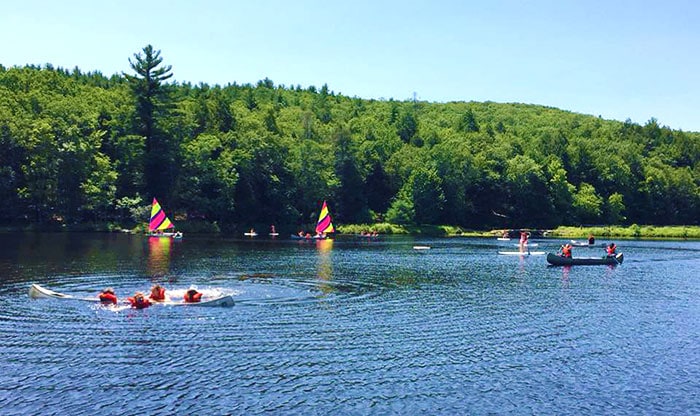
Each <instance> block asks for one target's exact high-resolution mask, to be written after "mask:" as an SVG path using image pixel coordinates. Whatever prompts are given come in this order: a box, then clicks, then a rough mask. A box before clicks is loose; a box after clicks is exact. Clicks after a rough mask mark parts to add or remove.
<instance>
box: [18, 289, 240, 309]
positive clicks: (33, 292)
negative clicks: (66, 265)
mask: <svg viewBox="0 0 700 416" xmlns="http://www.w3.org/2000/svg"><path fill="white" fill-rule="evenodd" d="M29 297H30V298H32V299H42V298H44V299H47V298H48V299H64V300H79V301H84V302H92V303H99V302H100V299H99V298H97V297H90V298H85V297H77V296H71V295H66V294H64V293H59V292H56V291H53V290H51V289H47V288H45V287H43V286H39V285H37V284H32V285H31V286H30V287H29ZM121 303H125V302H124V301H121ZM151 304H152V305H161V306H219V307H230V306H233V304H234V301H233V297H232V296H231V295H225V296H221V297H218V298H213V299H205V300H203V301H201V302H193V303H188V302H184V301H171V300H169V301H164V302H157V301H153V300H151Z"/></svg>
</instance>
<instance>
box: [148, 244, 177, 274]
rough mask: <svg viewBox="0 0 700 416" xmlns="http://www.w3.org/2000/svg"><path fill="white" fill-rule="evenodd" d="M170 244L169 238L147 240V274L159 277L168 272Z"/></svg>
mask: <svg viewBox="0 0 700 416" xmlns="http://www.w3.org/2000/svg"><path fill="white" fill-rule="evenodd" d="M172 243H173V242H172V240H171V239H170V238H160V237H149V238H148V274H150V275H151V276H153V277H159V276H165V275H167V274H168V273H169V272H170V251H171V250H172V247H171V246H172Z"/></svg>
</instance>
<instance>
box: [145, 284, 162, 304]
mask: <svg viewBox="0 0 700 416" xmlns="http://www.w3.org/2000/svg"><path fill="white" fill-rule="evenodd" d="M148 298H149V299H150V300H153V301H156V302H163V301H164V300H165V288H164V287H163V286H161V285H159V284H157V283H156V284H155V285H153V287H152V288H151V294H150V295H148Z"/></svg>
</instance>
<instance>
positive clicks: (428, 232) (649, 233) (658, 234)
mask: <svg viewBox="0 0 700 416" xmlns="http://www.w3.org/2000/svg"><path fill="white" fill-rule="evenodd" d="M181 225H182V227H178V228H179V229H180V230H181V231H182V232H183V233H185V234H187V233H192V234H226V232H224V231H218V230H217V231H214V230H212V229H211V228H209V229H207V228H208V227H204V229H203V227H188V225H189V224H187V223H181ZM197 228H199V229H197ZM521 230H523V231H528V232H530V233H531V238H552V237H553V238H572V239H578V238H584V239H585V238H588V236H589V235H590V234H593V235H594V236H595V237H596V238H601V237H602V238H623V239H690V240H695V239H700V226H698V225H665V226H659V225H637V224H632V225H629V226H616V225H597V226H578V227H577V226H559V227H557V228H553V229H535V228H522V229H518V228H505V229H504V228H500V229H489V230H473V229H467V228H462V227H459V226H451V225H425V226H403V225H398V224H389V223H376V224H346V225H340V226H338V227H337V232H336V234H337V235H343V236H346V235H359V234H360V233H361V232H363V231H376V232H377V233H378V234H379V235H412V236H428V237H484V238H497V237H501V236H502V235H503V232H504V231H505V232H508V233H509V234H510V237H511V238H517V235H518V234H519V232H520V231H521ZM0 232H102V233H115V232H120V233H131V234H140V233H142V232H143V227H139V226H137V227H134V228H131V229H125V228H121V227H115V226H114V225H113V224H76V225H72V226H61V225H56V224H52V225H51V226H48V227H46V226H45V227H44V228H42V226H41V225H38V224H29V225H4V226H0ZM280 235H284V233H283V232H280Z"/></svg>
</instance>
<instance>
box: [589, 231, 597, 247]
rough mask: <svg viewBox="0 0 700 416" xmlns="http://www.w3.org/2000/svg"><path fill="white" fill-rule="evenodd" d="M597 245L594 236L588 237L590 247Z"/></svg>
mask: <svg viewBox="0 0 700 416" xmlns="http://www.w3.org/2000/svg"><path fill="white" fill-rule="evenodd" d="M593 244H595V237H593V234H589V235H588V245H591V246H592V245H593Z"/></svg>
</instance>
